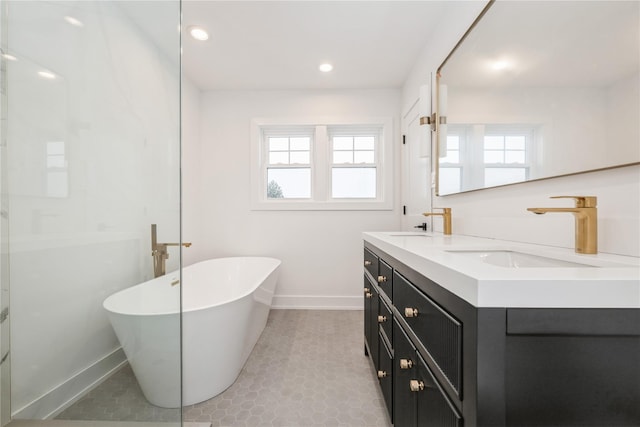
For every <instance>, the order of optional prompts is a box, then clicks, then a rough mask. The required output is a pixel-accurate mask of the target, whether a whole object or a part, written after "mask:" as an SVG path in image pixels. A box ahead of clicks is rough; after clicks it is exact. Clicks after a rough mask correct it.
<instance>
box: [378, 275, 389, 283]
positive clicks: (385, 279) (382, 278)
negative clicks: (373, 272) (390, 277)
mask: <svg viewBox="0 0 640 427" xmlns="http://www.w3.org/2000/svg"><path fill="white" fill-rule="evenodd" d="M386 281H387V278H386V277H385V276H378V283H382V282H386Z"/></svg>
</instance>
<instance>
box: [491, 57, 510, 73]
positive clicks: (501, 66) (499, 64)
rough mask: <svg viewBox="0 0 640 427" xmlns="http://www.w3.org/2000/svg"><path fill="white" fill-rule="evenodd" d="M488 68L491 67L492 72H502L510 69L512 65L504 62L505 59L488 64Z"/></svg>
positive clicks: (506, 61)
mask: <svg viewBox="0 0 640 427" xmlns="http://www.w3.org/2000/svg"><path fill="white" fill-rule="evenodd" d="M490 67H491V69H492V70H495V71H502V70H508V69H510V68H512V67H513V64H512V63H511V62H510V61H508V60H506V59H500V60H498V61H493V62H492V63H491V64H490Z"/></svg>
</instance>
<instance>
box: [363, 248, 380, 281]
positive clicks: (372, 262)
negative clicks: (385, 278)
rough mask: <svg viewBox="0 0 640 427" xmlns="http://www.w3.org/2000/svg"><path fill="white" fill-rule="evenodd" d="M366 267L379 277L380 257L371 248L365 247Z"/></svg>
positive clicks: (374, 276) (374, 275)
mask: <svg viewBox="0 0 640 427" xmlns="http://www.w3.org/2000/svg"><path fill="white" fill-rule="evenodd" d="M364 268H365V269H366V270H367V271H368V272H369V274H371V275H372V276H373V278H374V279H377V277H378V257H377V256H376V254H374V253H373V252H371V251H370V250H369V249H367V248H364Z"/></svg>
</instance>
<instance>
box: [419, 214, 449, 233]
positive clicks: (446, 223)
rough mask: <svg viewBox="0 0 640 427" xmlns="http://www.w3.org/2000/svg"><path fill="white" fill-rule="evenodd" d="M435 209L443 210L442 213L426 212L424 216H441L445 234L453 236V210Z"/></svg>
mask: <svg viewBox="0 0 640 427" xmlns="http://www.w3.org/2000/svg"><path fill="white" fill-rule="evenodd" d="M434 209H442V213H440V212H425V213H423V214H422V215H424V216H441V217H442V228H443V229H444V234H446V235H450V234H451V208H434Z"/></svg>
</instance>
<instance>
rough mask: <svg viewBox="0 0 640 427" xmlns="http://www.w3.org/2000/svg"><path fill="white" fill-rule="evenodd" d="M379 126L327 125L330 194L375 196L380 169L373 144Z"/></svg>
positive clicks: (350, 196)
mask: <svg viewBox="0 0 640 427" xmlns="http://www.w3.org/2000/svg"><path fill="white" fill-rule="evenodd" d="M380 131H381V129H380V128H379V127H356V126H334V127H329V139H330V142H331V197H332V198H334V199H349V198H352V199H375V198H376V197H377V194H378V188H377V182H378V172H379V170H380V168H379V167H378V164H377V157H379V156H376V151H378V150H376V147H377V145H378V140H379V138H380Z"/></svg>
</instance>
